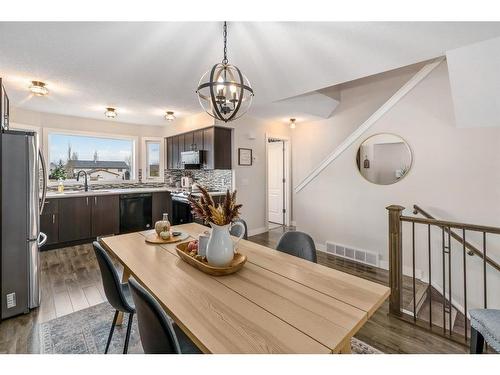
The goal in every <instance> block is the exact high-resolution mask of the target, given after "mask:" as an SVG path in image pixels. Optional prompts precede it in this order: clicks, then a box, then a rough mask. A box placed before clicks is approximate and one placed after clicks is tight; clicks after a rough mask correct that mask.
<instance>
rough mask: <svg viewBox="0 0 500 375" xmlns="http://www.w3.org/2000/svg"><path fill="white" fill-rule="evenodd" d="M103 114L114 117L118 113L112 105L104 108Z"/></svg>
mask: <svg viewBox="0 0 500 375" xmlns="http://www.w3.org/2000/svg"><path fill="white" fill-rule="evenodd" d="M104 116H106V117H107V118H115V117H116V116H118V113H116V109H115V108H113V107H108V108H106V112H104Z"/></svg>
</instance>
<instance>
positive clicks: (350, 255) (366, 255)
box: [326, 241, 379, 267]
mask: <svg viewBox="0 0 500 375" xmlns="http://www.w3.org/2000/svg"><path fill="white" fill-rule="evenodd" d="M326 252H328V253H330V254H334V255H336V256H339V257H342V258H346V259H349V260H352V261H354V262H358V263H363V264H369V265H370V266H375V267H379V257H378V254H377V253H374V252H372V251H368V250H360V249H354V248H352V247H349V246H345V245H340V244H335V243H333V242H329V241H326Z"/></svg>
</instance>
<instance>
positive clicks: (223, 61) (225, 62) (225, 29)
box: [222, 21, 228, 65]
mask: <svg viewBox="0 0 500 375" xmlns="http://www.w3.org/2000/svg"><path fill="white" fill-rule="evenodd" d="M222 36H223V37H224V58H223V59H222V63H223V64H224V65H226V64H227V63H228V60H227V23H226V21H224V31H223V32H222Z"/></svg>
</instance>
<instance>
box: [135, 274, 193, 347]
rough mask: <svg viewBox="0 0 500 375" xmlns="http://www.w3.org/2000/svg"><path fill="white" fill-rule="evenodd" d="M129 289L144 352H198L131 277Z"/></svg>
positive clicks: (150, 296) (152, 298)
mask: <svg viewBox="0 0 500 375" xmlns="http://www.w3.org/2000/svg"><path fill="white" fill-rule="evenodd" d="M129 285H130V291H131V293H132V298H133V299H134V302H135V308H136V310H137V322H138V325H139V334H140V336H141V343H142V347H143V349H144V353H146V354H199V353H201V352H200V350H199V349H198V348H197V347H196V345H195V344H194V343H193V342H192V341H191V340H190V339H189V338H188V337H187V336H186V335H185V334H184V332H182V330H181V329H180V328H179V327H178V326H177V325H176V324H175V323H173V322H172V321H171V319H170V318H169V317H168V315H167V314H166V313H165V311H164V310H163V308H162V307H161V306H160V304H159V303H158V301H156V299H155V298H154V297H153V296H152V295H151V294H150V293H149V292H148V291H147V290H146V289H145V288H144V287H143V286H142V285H141V284H139V283H138V282H137V281H136V280H135V279H134V278H133V277H131V278H130V280H129Z"/></svg>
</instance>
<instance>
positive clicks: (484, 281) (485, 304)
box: [483, 232, 488, 309]
mask: <svg viewBox="0 0 500 375" xmlns="http://www.w3.org/2000/svg"><path fill="white" fill-rule="evenodd" d="M483 283H484V288H483V289H484V308H485V309H486V308H487V306H488V304H487V303H486V301H487V298H488V297H487V294H486V232H483Z"/></svg>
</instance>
